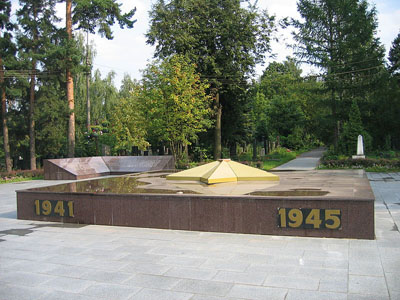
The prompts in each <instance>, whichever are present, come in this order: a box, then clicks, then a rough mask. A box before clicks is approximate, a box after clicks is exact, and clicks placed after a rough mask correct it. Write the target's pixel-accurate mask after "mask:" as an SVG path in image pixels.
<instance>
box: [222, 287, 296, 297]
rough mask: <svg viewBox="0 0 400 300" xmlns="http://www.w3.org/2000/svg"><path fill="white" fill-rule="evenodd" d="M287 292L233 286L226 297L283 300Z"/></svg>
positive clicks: (278, 289) (267, 288)
mask: <svg viewBox="0 0 400 300" xmlns="http://www.w3.org/2000/svg"><path fill="white" fill-rule="evenodd" d="M287 292H288V290H287V289H281V288H270V287H263V286H253V285H243V284H235V285H234V286H233V287H232V289H231V290H230V292H229V293H228V295H227V297H234V298H240V299H251V300H259V299H260V300H261V299H265V300H267V299H268V300H284V299H285V297H286V294H287Z"/></svg>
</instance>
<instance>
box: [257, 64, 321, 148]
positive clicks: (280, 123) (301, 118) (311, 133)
mask: <svg viewBox="0 0 400 300" xmlns="http://www.w3.org/2000/svg"><path fill="white" fill-rule="evenodd" d="M301 72H302V70H301V69H300V68H299V66H298V64H297V63H296V61H295V60H294V59H293V58H290V57H288V58H287V60H286V61H284V62H282V63H278V62H272V63H270V64H269V65H268V66H267V68H266V69H265V70H264V72H263V74H262V76H261V78H260V81H259V82H258V83H256V84H255V86H254V89H255V90H256V94H255V103H254V112H255V116H256V119H255V122H256V132H255V135H256V138H257V139H258V140H260V139H261V138H263V137H264V139H265V138H266V139H275V138H277V136H279V137H280V142H282V145H283V146H286V147H290V148H294V149H297V148H299V147H302V146H312V145H310V144H307V143H312V142H313V141H315V140H316V139H317V138H321V137H320V136H318V131H319V130H318V127H322V126H321V124H320V123H319V124H315V123H316V120H315V119H316V115H317V114H319V115H321V117H326V114H325V112H324V111H323V110H322V109H321V101H320V100H321V99H320V98H321V96H320V95H319V92H320V89H321V87H320V85H319V84H318V83H317V82H316V81H315V79H314V78H312V77H311V78H308V77H305V78H303V77H302V76H301ZM300 140H301V143H300V142H299V141H300Z"/></svg>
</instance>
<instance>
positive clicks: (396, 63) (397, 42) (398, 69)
mask: <svg viewBox="0 0 400 300" xmlns="http://www.w3.org/2000/svg"><path fill="white" fill-rule="evenodd" d="M389 61H390V71H391V72H392V73H394V74H399V73H400V33H399V34H398V35H397V37H396V38H395V39H394V40H393V42H392V47H390V50H389Z"/></svg>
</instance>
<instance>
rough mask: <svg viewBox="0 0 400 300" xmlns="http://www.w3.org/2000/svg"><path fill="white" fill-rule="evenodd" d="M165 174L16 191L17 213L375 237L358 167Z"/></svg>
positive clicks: (126, 223) (219, 229)
mask: <svg viewBox="0 0 400 300" xmlns="http://www.w3.org/2000/svg"><path fill="white" fill-rule="evenodd" d="M96 161H98V160H96ZM103 161H104V160H103ZM97 170H99V171H102V170H103V169H102V168H100V167H98V168H97V169H96V171H97ZM168 174H170V173H166V172H160V173H141V174H136V175H130V176H120V177H115V178H103V179H96V180H87V181H78V182H73V183H69V184H62V185H56V186H52V187H44V188H36V189H29V190H20V191H17V214H18V218H19V219H26V220H41V221H53V222H65V223H80V224H98V225H113V226H133V227H147V228H162V229H177V230H195V231H212V232H230V233H250V234H272V235H292V236H307V237H328V238H358V239H374V201H375V198H374V195H373V192H372V190H371V187H370V184H369V181H368V179H367V177H366V175H365V172H364V171H362V170H316V171H306V172H281V173H279V177H280V181H272V182H252V181H246V182H229V183H219V184H213V185H208V184H204V183H194V182H192V181H187V182H185V181H174V180H166V178H165V177H166V175H168ZM117 178H120V179H117Z"/></svg>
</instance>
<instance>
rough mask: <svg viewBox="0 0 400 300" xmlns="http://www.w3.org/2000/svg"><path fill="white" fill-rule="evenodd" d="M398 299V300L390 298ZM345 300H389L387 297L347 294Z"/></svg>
mask: <svg viewBox="0 0 400 300" xmlns="http://www.w3.org/2000/svg"><path fill="white" fill-rule="evenodd" d="M393 299H398V298H392V300H393ZM347 300H389V296H388V295H361V294H348V295H347Z"/></svg>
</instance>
